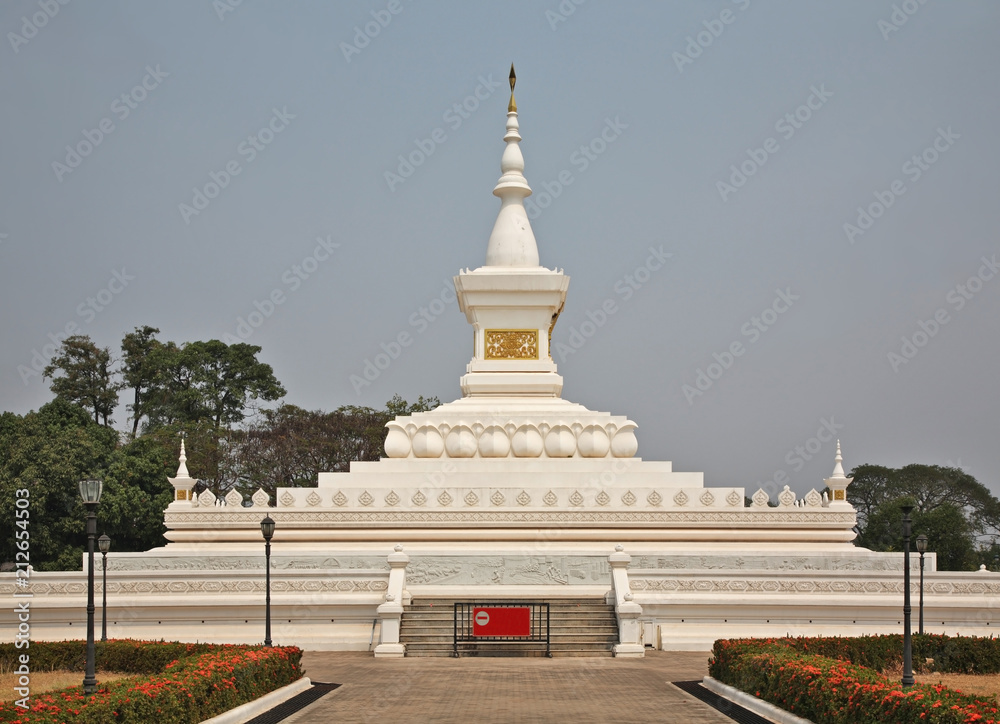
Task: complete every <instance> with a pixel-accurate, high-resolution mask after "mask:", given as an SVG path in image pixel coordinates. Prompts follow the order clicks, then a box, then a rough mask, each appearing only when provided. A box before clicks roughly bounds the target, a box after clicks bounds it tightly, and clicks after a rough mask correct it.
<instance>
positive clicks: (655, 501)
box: [646, 490, 663, 508]
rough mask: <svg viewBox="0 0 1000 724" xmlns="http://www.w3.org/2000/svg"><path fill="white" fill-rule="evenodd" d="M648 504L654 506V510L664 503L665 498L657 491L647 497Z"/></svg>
mask: <svg viewBox="0 0 1000 724" xmlns="http://www.w3.org/2000/svg"><path fill="white" fill-rule="evenodd" d="M646 502H647V503H649V504H650V505H652V506H653V507H654V508H655V507H656V506H658V505H659V504H660V503H662V502H663V496H662V495H660V494H659V493H657V492H656V491H655V490H654V491H653V492H652V493H650V494H649V495H647V496H646Z"/></svg>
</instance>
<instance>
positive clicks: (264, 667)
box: [0, 641, 302, 724]
mask: <svg viewBox="0 0 1000 724" xmlns="http://www.w3.org/2000/svg"><path fill="white" fill-rule="evenodd" d="M80 643H81V642H75V641H74V642H68V641H67V642H59V643H57V644H46V643H40V642H32V644H31V648H30V654H31V657H32V658H31V668H32V670H33V671H38V670H44V669H40V668H38V667H36V665H35V662H36V656H37V657H38V660H40V661H41V662H42V663H43V665H46V666H47V665H49V664H53V663H58V664H62V663H64V662H78V659H77V658H76V657H77V656H78V654H79V652H78V649H79V644H80ZM83 646H84V652H85V651H86V645H85V644H84V645H83ZM103 653H104V656H105V662H106V663H111V662H114V663H115V664H116V666H114V667H110V666H109V668H113V669H117V670H118V671H130V670H132V671H135V670H138V669H142V670H143V672H144V673H146V674H150V673H151V672H150V671H149V669H155V670H156V672H155V673H152V675H146V676H135V677H129V678H126V679H119V680H118V681H114V682H111V683H110V684H106V685H101V684H98V686H99V688H98V690H97V692H96V693H95V694H94V695H93V696H92V697H89V698H88V697H85V696H84V695H83V690H82V688H81V687H79V686H75V687H71V688H69V689H63V690H61V691H56V692H50V693H46V694H39V695H36V696H33V697H31V700H30V709H29V710H28V711H27V712H25V710H24V709H23V708H20V707H17V706H15V705H14V703H13V702H4V703H0V722H3V723H10V724H64V723H65V724H111V723H112V722H119V723H121V724H149V723H150V722H156V723H157V724H189V723H190V724H195V723H197V722H200V721H202V720H204V719H207V718H210V717H212V716H216V715H217V714H221V713H222V712H224V711H227V710H229V709H232V708H233V707H236V706H239V705H240V704H244V703H246V702H248V701H252V700H254V699H257V698H259V697H261V696H263V695H264V694H267V693H269V692H271V691H274V690H275V689H278V688H281V687H282V686H286V685H288V684H291V683H292V682H294V681H296V680H298V679H299V678H301V676H302V670H301V666H300V662H301V658H302V652H301V650H299V649H298V648H295V647H276V648H263V647H255V646H231V645H223V646H214V645H209V644H181V643H164V642H139V641H109V642H107V644H106V645H105V646H104V647H103ZM6 655H7V652H6V651H3V652H0V661H3V662H4V663H5V664H6V661H7V659H6V658H4V657H5V656H6ZM97 661H98V665H101V658H100V656H98V657H97ZM53 668H62V666H61V665H58V666H53ZM74 668H77V670H82V668H83V664H82V663H81V664H80V666H79V667H74Z"/></svg>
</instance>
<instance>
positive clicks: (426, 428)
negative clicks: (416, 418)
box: [412, 425, 444, 458]
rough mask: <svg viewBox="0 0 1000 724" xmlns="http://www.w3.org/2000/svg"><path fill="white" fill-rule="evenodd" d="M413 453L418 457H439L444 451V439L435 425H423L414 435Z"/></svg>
mask: <svg viewBox="0 0 1000 724" xmlns="http://www.w3.org/2000/svg"><path fill="white" fill-rule="evenodd" d="M412 445H413V454H414V455H416V456H417V457H418V458H439V457H441V454H442V453H443V452H444V440H443V439H442V437H441V433H440V432H439V431H438V429H437V428H436V427H434V426H433V425H423V426H421V427H419V428H418V429H417V432H416V434H414V436H413V441H412Z"/></svg>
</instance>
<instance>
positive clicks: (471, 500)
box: [465, 490, 479, 506]
mask: <svg viewBox="0 0 1000 724" xmlns="http://www.w3.org/2000/svg"><path fill="white" fill-rule="evenodd" d="M478 502H479V496H478V495H476V494H475V493H474V492H473V491H471V490H470V491H469V492H468V493H466V494H465V504H466V505H469V506H473V505H476V504H477V503H478Z"/></svg>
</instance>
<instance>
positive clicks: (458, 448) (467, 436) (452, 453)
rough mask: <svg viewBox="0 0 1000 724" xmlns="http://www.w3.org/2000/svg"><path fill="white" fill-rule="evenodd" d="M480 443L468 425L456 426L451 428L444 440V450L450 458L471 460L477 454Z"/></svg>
mask: <svg viewBox="0 0 1000 724" xmlns="http://www.w3.org/2000/svg"><path fill="white" fill-rule="evenodd" d="M478 447H479V443H478V441H477V440H476V434H475V433H474V432H473V431H472V430H471V429H470V428H469V427H468V426H467V425H456V426H455V427H453V428H451V431H450V432H449V433H448V436H447V437H445V439H444V448H445V450H447V451H448V455H449V457H453V458H471V457H473V456H474V455H475V454H476V450H477V449H478Z"/></svg>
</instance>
